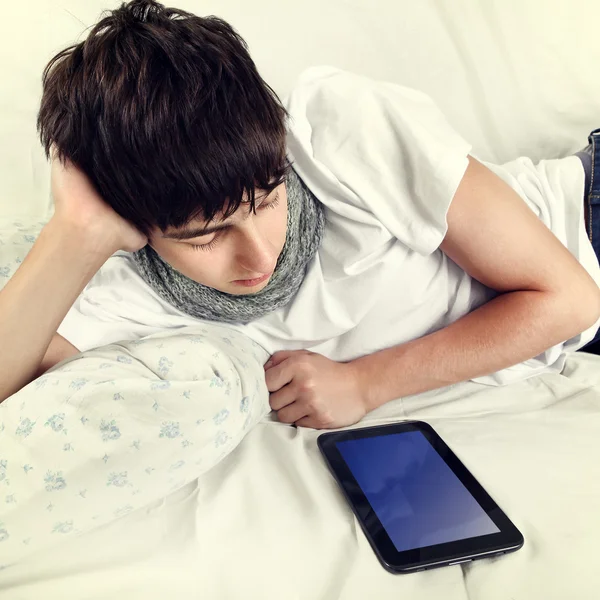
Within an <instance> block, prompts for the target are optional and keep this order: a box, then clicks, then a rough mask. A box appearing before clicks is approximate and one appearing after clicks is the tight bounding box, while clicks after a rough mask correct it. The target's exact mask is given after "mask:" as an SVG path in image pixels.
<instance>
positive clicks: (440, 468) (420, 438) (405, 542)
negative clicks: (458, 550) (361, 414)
mask: <svg viewBox="0 0 600 600" xmlns="http://www.w3.org/2000/svg"><path fill="white" fill-rule="evenodd" d="M336 445H337V448H338V450H339V451H340V453H341V455H342V457H343V458H344V460H345V461H346V464H347V465H348V467H349V468H350V470H351V471H352V474H353V475H354V478H355V479H356V481H357V482H358V484H359V485H360V487H361V489H362V491H363V493H364V495H365V496H366V497H367V500H368V501H369V503H370V504H371V506H372V507H373V510H374V511H375V513H376V514H377V517H378V518H379V520H380V521H381V524H382V525H383V527H384V528H385V530H386V531H387V533H388V535H389V536H390V539H391V540H392V542H393V543H394V546H396V549H397V550H398V552H403V551H404V550H412V549H414V548H422V547H423V546H432V545H435V544H443V543H445V542H454V541H457V540H463V539H466V538H472V537H477V536H480V535H487V534H490V533H498V532H499V531H500V530H499V529H498V527H496V525H495V524H494V522H493V521H492V520H491V519H490V518H489V517H488V515H487V514H486V512H485V511H484V510H483V509H482V508H481V506H480V505H479V504H478V503H477V501H476V500H475V499H474V498H473V496H471V494H470V493H469V492H468V491H467V488H466V487H465V486H464V485H463V484H462V483H461V482H460V480H459V479H458V478H457V477H456V475H454V473H453V472H452V470H451V469H450V468H449V467H448V466H447V465H446V463H445V462H444V460H443V459H442V457H441V456H440V455H439V454H438V453H437V451H436V450H435V448H433V446H431V444H430V443H429V442H428V441H427V438H426V437H425V436H424V435H423V434H422V433H421V432H420V431H407V432H405V433H396V434H392V435H384V436H378V437H367V438H362V439H357V440H348V441H344V442H338V443H337V444H336Z"/></svg>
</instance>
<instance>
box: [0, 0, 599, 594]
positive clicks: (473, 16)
mask: <svg viewBox="0 0 600 600" xmlns="http://www.w3.org/2000/svg"><path fill="white" fill-rule="evenodd" d="M174 4H175V5H176V6H178V7H180V8H183V9H187V10H191V11H193V12H196V13H198V14H218V15H219V16H222V17H223V18H225V19H227V20H229V21H230V22H231V23H232V24H233V25H234V26H235V27H237V28H238V30H239V31H240V32H241V33H242V35H243V36H244V37H245V38H246V39H247V41H248V43H249V46H250V50H251V52H252V54H253V56H254V58H255V60H256V62H257V64H258V67H259V69H260V70H261V72H262V74H263V76H264V77H265V79H267V81H269V82H270V83H271V84H272V85H273V87H274V88H275V89H276V91H277V92H278V93H280V95H282V96H285V95H286V94H287V93H288V92H289V90H290V87H291V85H292V84H293V82H294V79H295V77H296V76H297V75H298V74H299V73H300V72H301V71H302V70H303V69H304V68H305V67H308V66H310V65H312V64H332V65H335V66H338V67H340V68H344V69H349V70H354V71H356V72H360V73H363V74H365V75H369V76H371V77H375V78H379V79H386V80H389V81H395V82H398V83H402V84H403V85H407V86H410V87H416V88H419V89H422V90H423V91H425V92H427V93H428V94H429V95H430V96H432V97H433V98H434V99H435V100H436V102H437V103H438V105H439V106H440V107H441V108H442V110H443V111H444V112H445V113H446V115H447V116H448V118H449V120H450V121H451V123H452V124H453V125H454V126H455V127H456V128H457V129H458V130H459V132H460V133H461V134H462V135H463V136H464V137H465V138H466V139H468V140H470V141H471V143H472V144H473V146H474V149H475V155H476V156H478V157H479V158H482V159H484V160H490V161H498V162H500V161H505V160H510V159H512V158H515V157H517V156H519V155H528V156H530V157H532V158H549V157H559V156H565V155H567V154H569V153H571V152H573V151H575V150H577V149H579V148H580V147H581V146H583V145H584V144H585V140H586V137H587V134H588V132H589V131H590V130H591V129H593V128H595V127H598V126H599V123H598V121H597V119H598V115H599V114H600V78H598V77H592V76H590V73H593V72H594V70H595V69H597V65H598V64H599V61H600V46H599V45H598V43H597V33H596V29H597V27H596V24H595V23H597V22H598V19H597V17H600V7H599V6H598V5H597V3H595V2H594V0H574V1H572V2H570V3H568V4H565V3H562V2H558V1H556V0H550V1H548V0H545V1H544V0H521V1H517V0H504V1H503V2H502V3H499V2H491V1H490V2H481V1H480V0H459V1H456V2H453V3H444V2H437V1H435V0H426V1H425V0H424V1H422V2H419V3H414V2H409V1H408V0H398V1H395V2H391V1H388V2H383V1H382V0H376V1H374V2H371V3H364V2H357V1H355V0H332V1H330V2H328V3H326V4H324V3H322V2H316V1H315V0H308V1H306V2H303V3H293V4H292V3H290V4H282V3H277V2H271V1H270V0H259V1H258V2H255V3H253V4H252V10H250V9H249V8H248V5H247V4H245V3H242V2H237V1H235V0H221V2H217V1H216V0H215V1H212V0H206V1H204V2H198V1H197V0H181V1H180V2H177V3H174ZM113 6H116V3H112V4H111V3H110V2H106V3H105V2H101V1H99V0H73V1H70V2H69V1H65V2H61V1H53V2H45V1H44V2H42V1H41V0H32V1H31V2H29V3H21V4H12V5H10V6H9V7H7V8H5V11H4V19H3V21H2V23H0V28H2V34H3V35H1V36H0V40H1V41H0V48H2V51H3V52H2V55H1V58H0V67H1V69H2V76H3V84H2V88H1V94H2V95H1V96H0V98H1V100H2V108H1V110H0V134H1V135H2V139H3V140H4V144H2V146H1V147H0V159H1V160H0V177H1V181H2V183H3V186H4V187H3V196H2V199H1V200H0V286H2V285H3V284H4V283H6V281H7V280H8V278H9V277H10V276H11V275H12V273H14V271H15V270H16V268H18V265H19V264H20V262H21V261H22V260H23V257H24V256H25V254H26V253H27V251H28V250H29V248H30V247H31V244H32V243H33V242H34V240H35V237H36V235H37V233H38V232H39V229H40V227H41V226H42V224H43V223H44V222H45V221H46V220H47V219H48V217H49V215H50V214H51V210H52V208H51V200H50V196H49V168H48V165H47V164H46V163H45V160H44V157H43V153H42V151H41V148H40V147H39V142H38V141H37V139H36V136H35V114H36V110H37V105H38V102H39V94H40V91H41V90H40V74H41V71H42V69H43V66H44V64H45V62H46V61H47V60H48V59H49V58H50V56H51V55H52V54H53V53H54V52H56V51H58V50H59V49H60V48H62V47H63V46H64V45H66V44H68V43H70V42H72V41H74V40H76V39H78V36H81V35H83V34H84V33H83V32H84V29H85V27H87V26H89V25H91V24H92V23H93V22H94V21H96V20H97V18H98V16H99V15H100V12H101V10H102V9H103V8H112V7H113ZM594 17H596V19H594ZM16 23H18V26H16ZM595 36H596V40H595V39H594V38H595ZM227 340H228V341H227ZM192 352H193V356H194V357H195V360H194V361H192V360H191V359H190V358H189V357H190V355H191V354H192ZM198 357H201V358H202V360H201V361H198V360H197V359H198ZM265 358H266V354H265V353H264V351H263V350H262V349H261V348H260V347H259V346H257V345H256V344H252V343H251V342H250V341H249V340H244V339H241V336H240V337H236V336H235V335H233V334H230V333H229V332H227V331H226V328H224V327H221V326H207V327H206V328H203V329H202V330H199V331H188V332H186V335H178V336H174V335H172V334H165V335H162V334H159V335H157V336H152V338H151V339H148V340H144V343H140V344H137V345H136V344H135V343H128V344H114V345H112V346H108V347H105V348H102V349H97V350H92V351H89V352H87V353H84V354H82V355H78V356H76V357H74V358H72V359H70V360H68V361H65V363H63V364H61V365H58V366H57V367H55V369H53V370H52V371H51V372H50V373H48V374H47V375H45V376H44V377H43V378H40V380H37V381H34V382H32V384H30V385H29V386H27V387H26V388H25V389H24V390H22V391H21V392H19V393H18V394H16V395H14V396H13V397H11V398H9V399H8V400H6V401H5V402H4V403H2V404H0V506H1V507H2V508H0V598H2V599H5V598H6V599H7V600H13V599H14V600H24V599H27V600H29V599H37V598H41V597H43V598H61V599H65V600H66V599H71V598H72V599H73V600H82V599H101V598H112V599H115V600H117V599H121V598H122V599H127V600H133V599H137V598H140V599H142V598H143V599H145V600H147V599H154V598H156V599H159V598H160V599H162V598H166V597H176V598H181V599H187V598H190V599H192V598H215V599H228V598H260V599H261V600H267V599H271V598H272V599H274V600H275V599H277V600H280V599H285V600H288V599H289V600H292V599H302V600H304V599H310V600H313V599H314V600H316V599H322V600H333V599H340V600H354V599H356V600H358V599H363V598H365V597H370V596H374V597H377V598H380V599H382V600H383V599H387V598H390V599H392V598H398V597H403V598H411V599H416V600H421V599H422V600H431V599H434V598H435V599H437V598H444V599H445V600H466V599H470V600H520V599H523V600H538V599H539V600H542V599H543V600H551V599H555V598H556V599H559V598H560V599H561V600H562V599H564V598H574V599H577V600H587V599H590V600H591V599H595V598H597V597H598V591H597V590H598V589H600V571H599V570H598V569H597V562H598V561H597V558H596V555H597V548H598V544H599V542H600V510H599V509H598V507H599V506H600V436H599V433H600V357H599V356H596V355H594V354H591V353H586V352H579V353H575V354H572V355H571V356H570V357H569V359H568V360H567V363H566V366H565V368H564V370H563V371H562V373H560V374H555V373H548V374H544V375H541V376H538V377H535V378H532V379H528V380H525V381H521V382H518V383H514V384H511V385H510V386H506V387H488V386H483V385H480V384H476V383H473V382H465V383H461V384H458V385H455V386H451V387H449V388H444V389H442V390H436V391H432V392H428V393H424V394H420V395H417V396H413V397H404V398H399V399H397V400H394V401H392V402H390V403H388V404H386V405H384V406H382V407H380V408H379V409H377V410H375V411H373V412H372V413H370V414H368V415H367V416H366V417H365V419H363V421H361V423H359V424H357V426H365V425H375V424H383V423H391V422H395V421H398V420H404V419H420V420H424V421H426V422H428V423H430V424H431V425H432V426H433V427H434V428H435V429H436V430H437V431H438V432H439V433H440V434H441V436H442V437H443V438H444V439H445V441H446V442H447V443H448V444H449V445H450V447H451V448H452V449H453V450H454V451H455V452H456V454H457V455H458V456H459V457H460V458H461V459H462V460H463V462H464V463H465V464H466V465H467V467H468V468H469V469H470V470H471V471H472V472H473V473H474V475H475V476H476V477H477V478H478V479H479V480H480V482H481V483H482V484H483V486H484V487H485V488H486V489H487V490H488V492H489V493H490V494H491V495H492V496H493V498H494V499H495V500H496V501H497V502H498V504H499V505H500V506H501V507H502V508H503V509H504V510H505V511H506V512H507V514H508V515H509V516H510V518H511V519H512V520H513V521H514V522H515V524H516V525H517V527H518V528H519V529H520V530H521V531H522V533H523V534H524V537H525V545H524V547H523V549H521V550H519V551H518V552H516V553H514V554H511V555H507V556H505V557H502V558H498V559H489V560H482V561H477V562H475V563H472V564H468V565H457V566H453V567H448V568H443V569H438V570H433V571H427V572H422V573H416V574H413V575H409V576H395V575H391V574H389V573H388V572H386V571H385V570H384V569H383V568H382V567H381V566H380V565H379V563H378V562H377V559H376V557H375V555H374V554H373V552H372V551H371V549H370V547H369V545H368V542H367V540H366V538H365V537H364V535H363V534H362V532H361V530H360V528H359V527H358V524H357V522H356V520H355V519H354V517H353V515H352V513H351V511H350V510H349V508H348V506H347V505H346V504H345V501H344V500H343V497H342V495H341V493H340V491H339V490H338V488H337V487H336V484H335V482H334V480H333V478H332V477H331V475H330V474H329V472H328V470H327V468H326V466H325V464H324V462H323V460H322V459H321V457H320V455H319V452H318V449H317V445H316V438H317V436H318V435H319V432H318V431H315V430H311V429H306V428H294V427H290V426H288V425H284V424H281V423H279V422H278V421H277V419H276V417H275V415H274V414H273V413H271V412H269V408H268V403H267V399H266V389H265V387H264V382H262V381H261V378H260V374H261V373H262V371H261V364H262V362H264V360H265ZM199 363H200V364H201V366H200V367H198V364H199ZM103 365H104V366H103ZM195 399H196V400H198V402H196V403H194V400H195ZM200 400H201V401H200ZM155 406H156V408H155ZM61 415H62V417H61ZM175 423H178V425H175ZM123 424H127V425H130V427H129V428H128V427H125V426H124V425H123ZM88 426H90V427H88ZM91 426H93V428H92V427H91ZM134 426H135V427H134ZM90 431H92V432H93V434H92V433H90ZM198 432H200V433H198ZM36 436H39V438H36ZM70 436H73V440H71V437H70ZM38 439H39V440H41V441H36V440H38ZM186 441H187V442H188V444H187V445H186V444H185V442H186ZM136 442H137V444H136ZM40 444H41V445H40ZM136 446H137V447H136ZM41 447H43V448H45V449H49V450H48V452H47V454H45V455H40V452H39V448H41ZM165 448H166V451H165ZM107 449H112V451H111V450H107ZM50 456H54V457H55V458H54V460H55V462H54V463H53V464H55V465H61V467H60V468H58V467H56V468H52V469H48V470H44V472H43V473H42V472H40V469H46V467H47V466H48V464H49V462H48V461H49V457H50ZM105 456H107V457H108V458H106V459H104V457H105ZM111 456H113V457H116V459H118V461H117V462H115V463H114V464H111V462H110V461H111V460H112V459H111ZM140 456H143V457H144V460H141V459H140V458H139V457H140ZM149 456H152V460H153V461H154V462H152V461H150V459H149V458H148V457H149ZM144 461H145V462H144ZM15 465H17V466H18V467H19V468H18V469H16V468H15ZM26 465H28V466H29V467H30V468H26ZM11 469H12V470H11ZM147 470H150V471H149V472H148V471H147ZM9 473H10V476H9ZM158 475H160V478H158ZM35 477H37V479H35ZM144 477H146V478H150V479H144ZM154 477H156V478H155V479H152V478H154ZM28 478H29V479H28ZM141 481H143V483H144V485H141V484H140V483H139V482H141ZM17 486H18V487H17ZM94 486H96V487H94ZM15 487H16V489H17V490H18V494H17V493H15V492H14V489H15ZM109 491H110V493H111V494H113V493H114V496H113V495H110V496H109V495H108V492H109ZM63 493H64V497H65V498H67V496H66V494H67V493H68V494H70V495H69V496H68V498H67V500H66V503H65V505H64V506H65V507H67V508H68V509H69V510H71V515H72V516H71V517H69V516H68V514H67V512H65V513H64V514H60V513H59V511H60V510H62V509H61V508H60V506H59V504H60V503H59V502H56V501H53V500H52V499H51V500H50V501H46V496H47V495H50V497H51V498H55V497H56V498H57V497H58V496H57V495H60V494H63ZM82 493H83V495H82ZM94 494H95V496H94ZM103 494H104V495H103ZM86 496H87V498H88V499H91V498H92V497H95V498H100V499H103V498H110V500H109V501H107V502H106V504H105V505H101V506H98V507H97V510H91V509H90V510H88V509H86V510H85V511H84V510H83V509H81V506H82V503H85V501H86ZM78 503H79V504H78ZM49 504H50V505H52V508H51V509H49V508H48V506H49ZM67 508H64V510H65V511H66V510H67ZM78 511H79V512H78ZM86 511H87V512H86ZM44 528H45V529H44ZM42 530H43V531H48V532H49V534H48V535H45V536H44V535H42ZM3 532H4V533H3ZM9 543H10V544H11V545H10V546H9V545H8V544H9ZM3 545H4V549H3ZM9 548H10V550H8V549H9Z"/></svg>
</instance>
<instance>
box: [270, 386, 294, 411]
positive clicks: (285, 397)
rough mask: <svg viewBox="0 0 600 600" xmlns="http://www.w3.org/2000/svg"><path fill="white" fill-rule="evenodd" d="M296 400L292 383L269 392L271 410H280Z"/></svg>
mask: <svg viewBox="0 0 600 600" xmlns="http://www.w3.org/2000/svg"><path fill="white" fill-rule="evenodd" d="M295 400H296V390H295V389H294V387H293V386H292V385H290V384H289V383H288V385H284V386H283V387H282V388H281V389H280V390H278V391H276V392H273V393H272V394H269V404H270V406H271V408H272V409H273V410H281V409H282V408H283V407H284V406H287V405H288V404H292V402H294V401H295Z"/></svg>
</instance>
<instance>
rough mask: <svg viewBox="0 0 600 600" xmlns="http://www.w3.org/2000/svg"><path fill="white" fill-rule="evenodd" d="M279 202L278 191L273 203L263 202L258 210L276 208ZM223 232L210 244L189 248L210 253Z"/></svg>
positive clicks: (216, 235) (217, 234)
mask: <svg viewBox="0 0 600 600" xmlns="http://www.w3.org/2000/svg"><path fill="white" fill-rule="evenodd" d="M279 200H280V198H279V191H278V192H277V194H275V198H273V200H271V202H269V203H266V202H263V203H262V204H261V205H260V206H259V207H258V210H268V209H270V208H275V207H276V206H277V205H278V204H279ZM222 231H225V230H224V229H221V230H220V231H219V232H217V233H216V234H215V237H214V238H213V239H212V240H211V241H210V242H207V243H206V244H188V246H191V247H192V249H193V250H202V251H204V252H209V251H210V250H212V249H213V248H214V247H215V246H216V245H217V242H218V240H219V239H220V238H221V235H220V233H221V232H222Z"/></svg>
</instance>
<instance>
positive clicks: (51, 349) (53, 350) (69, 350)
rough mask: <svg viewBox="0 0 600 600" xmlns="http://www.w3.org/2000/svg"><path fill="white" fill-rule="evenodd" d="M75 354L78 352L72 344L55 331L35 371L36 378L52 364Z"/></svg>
mask: <svg viewBox="0 0 600 600" xmlns="http://www.w3.org/2000/svg"><path fill="white" fill-rule="evenodd" d="M75 354H79V350H77V348H75V346H73V344H71V343H70V342H68V341H67V340H65V338H64V337H63V336H62V335H59V334H58V333H55V334H54V335H53V336H52V339H51V340H50V345H49V346H48V350H46V354H44V358H43V359H42V362H41V363H40V366H39V368H38V371H37V373H36V378H37V377H40V376H41V375H43V374H44V373H45V372H46V371H47V370H48V369H50V368H52V367H53V366H54V365H57V364H58V363H59V362H61V361H63V360H65V359H66V358H69V357H70V356H75Z"/></svg>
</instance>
